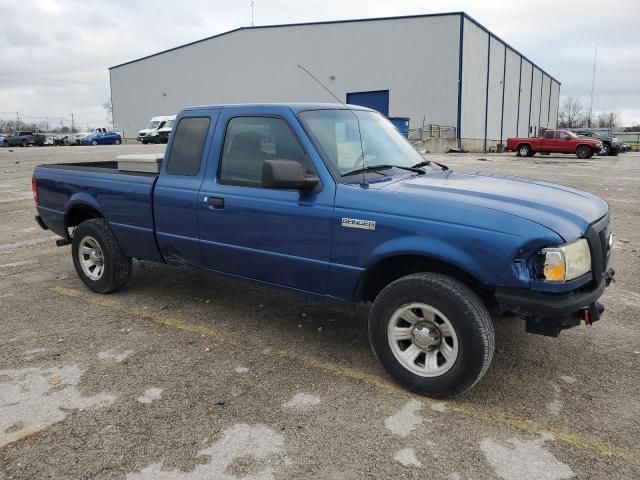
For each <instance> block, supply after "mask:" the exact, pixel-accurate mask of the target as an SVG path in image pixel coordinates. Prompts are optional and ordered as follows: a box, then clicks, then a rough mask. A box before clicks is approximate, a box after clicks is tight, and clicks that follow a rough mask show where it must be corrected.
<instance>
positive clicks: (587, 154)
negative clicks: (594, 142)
mask: <svg viewBox="0 0 640 480" xmlns="http://www.w3.org/2000/svg"><path fill="white" fill-rule="evenodd" d="M576 155H577V156H578V158H581V159H587V158H591V157H593V150H591V147H588V146H587V145H580V146H579V147H578V148H577V149H576Z"/></svg>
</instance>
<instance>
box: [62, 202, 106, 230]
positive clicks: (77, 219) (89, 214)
mask: <svg viewBox="0 0 640 480" xmlns="http://www.w3.org/2000/svg"><path fill="white" fill-rule="evenodd" d="M92 218H104V217H103V216H102V214H101V213H100V212H99V211H98V210H96V209H95V208H93V207H90V206H89V205H74V206H73V207H71V210H69V212H67V218H66V226H67V228H68V227H77V226H78V225H80V224H81V223H82V222H84V221H85V220H91V219H92Z"/></svg>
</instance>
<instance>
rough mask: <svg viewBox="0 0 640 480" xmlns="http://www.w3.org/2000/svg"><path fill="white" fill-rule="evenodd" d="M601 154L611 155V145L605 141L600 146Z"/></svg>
mask: <svg viewBox="0 0 640 480" xmlns="http://www.w3.org/2000/svg"><path fill="white" fill-rule="evenodd" d="M602 155H611V145H609V144H607V143H605V144H604V145H603V146H602Z"/></svg>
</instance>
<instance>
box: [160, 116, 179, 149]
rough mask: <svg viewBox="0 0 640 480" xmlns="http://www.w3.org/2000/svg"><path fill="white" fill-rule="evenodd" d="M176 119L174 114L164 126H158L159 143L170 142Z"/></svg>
mask: <svg viewBox="0 0 640 480" xmlns="http://www.w3.org/2000/svg"><path fill="white" fill-rule="evenodd" d="M175 121H176V116H175V115H173V116H171V117H170V118H169V120H167V121H166V122H165V124H164V126H163V127H161V128H158V143H168V142H169V135H170V134H171V129H172V128H173V122H175Z"/></svg>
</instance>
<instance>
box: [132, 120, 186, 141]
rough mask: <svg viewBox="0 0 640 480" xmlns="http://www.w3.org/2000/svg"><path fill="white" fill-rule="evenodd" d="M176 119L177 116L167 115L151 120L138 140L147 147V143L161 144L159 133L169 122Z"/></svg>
mask: <svg viewBox="0 0 640 480" xmlns="http://www.w3.org/2000/svg"><path fill="white" fill-rule="evenodd" d="M175 118H176V116H175V115H169V116H166V115H165V116H160V117H153V118H151V120H149V123H148V124H147V126H146V127H144V128H143V129H142V130H140V131H139V132H138V136H137V138H136V139H137V140H138V141H139V142H142V143H143V144H145V145H146V144H147V143H160V137H159V135H158V131H159V130H160V129H162V128H164V126H165V125H166V123H167V122H168V121H169V120H174V119H175Z"/></svg>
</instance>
